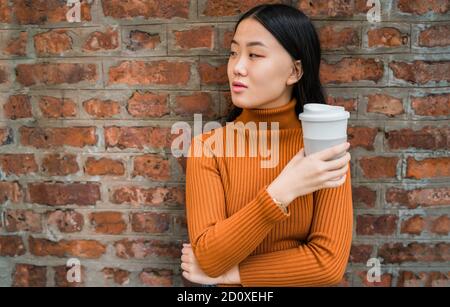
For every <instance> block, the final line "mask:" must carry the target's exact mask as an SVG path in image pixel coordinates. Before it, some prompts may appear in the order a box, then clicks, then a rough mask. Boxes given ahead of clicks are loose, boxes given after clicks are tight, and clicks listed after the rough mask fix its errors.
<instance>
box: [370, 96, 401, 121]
mask: <svg viewBox="0 0 450 307" xmlns="http://www.w3.org/2000/svg"><path fill="white" fill-rule="evenodd" d="M367 99H368V101H367V112H369V113H380V114H384V115H386V116H389V117H395V116H398V115H401V114H404V113H405V110H404V108H403V103H402V99H399V98H396V97H393V96H390V95H386V94H372V95H369V96H367Z"/></svg>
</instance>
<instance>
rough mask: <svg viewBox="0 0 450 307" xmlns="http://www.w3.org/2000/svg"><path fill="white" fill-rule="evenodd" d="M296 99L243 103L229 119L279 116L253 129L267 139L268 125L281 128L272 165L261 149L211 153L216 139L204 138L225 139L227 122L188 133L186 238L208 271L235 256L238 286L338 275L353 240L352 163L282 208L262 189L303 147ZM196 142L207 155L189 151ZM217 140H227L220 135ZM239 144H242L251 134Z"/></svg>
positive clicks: (321, 282) (318, 282)
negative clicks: (327, 184) (273, 104)
mask: <svg viewBox="0 0 450 307" xmlns="http://www.w3.org/2000/svg"><path fill="white" fill-rule="evenodd" d="M295 103H296V100H295V98H293V99H292V100H291V101H290V102H289V103H288V104H285V105H283V106H281V107H277V108H272V109H243V111H242V113H241V114H240V115H239V116H238V117H237V118H236V119H235V120H234V123H237V122H242V123H244V124H246V123H249V122H255V123H256V124H257V125H258V124H259V123H260V122H268V123H271V122H279V129H278V131H275V130H274V129H272V130H270V128H271V126H269V127H268V130H266V131H263V130H259V129H258V131H257V133H258V136H259V135H260V134H261V133H266V134H269V137H268V138H269V139H270V133H276V134H277V135H278V136H279V163H278V165H276V166H275V167H271V168H262V167H261V160H264V159H267V158H266V157H261V155H260V154H259V151H258V155H257V156H256V157H251V156H250V155H249V154H248V152H246V156H245V157H236V156H234V157H229V156H226V155H225V154H222V155H217V154H214V149H217V148H219V147H220V146H221V145H217V144H216V145H215V146H214V148H213V146H212V145H211V146H208V145H207V144H211V143H210V142H209V143H208V141H207V140H208V138H210V137H212V136H213V135H214V134H215V133H217V132H222V134H223V139H224V140H225V139H226V135H227V132H226V129H225V127H222V128H216V129H214V130H213V132H211V133H203V134H200V135H197V136H194V137H193V138H192V139H191V146H190V149H189V154H190V156H189V157H188V158H187V166H186V215H187V224H188V232H189V239H190V243H191V245H192V248H193V251H194V254H195V256H196V258H197V260H198V262H199V264H200V267H201V268H202V270H203V271H204V272H205V273H206V274H207V275H209V276H211V277H217V276H219V275H221V274H223V273H225V272H227V271H228V270H230V269H231V268H232V267H233V266H234V265H236V264H239V272H240V278H241V286H326V285H332V284H336V283H338V282H339V281H340V280H341V279H342V277H343V274H344V272H345V269H346V265H347V261H348V258H349V253H350V247H351V240H352V223H353V208H352V192H351V178H350V167H349V170H348V172H347V178H346V181H345V183H344V184H342V185H341V186H339V187H336V188H327V189H321V190H317V191H315V192H313V193H310V194H307V195H303V196H300V197H297V198H296V199H295V200H294V201H292V202H291V203H290V204H289V206H288V212H287V213H285V212H283V210H282V209H281V208H280V207H279V206H278V205H277V204H276V203H275V202H274V201H273V199H272V198H271V197H270V195H269V194H268V192H267V190H266V189H267V187H268V186H269V184H270V183H271V182H272V181H273V180H274V179H275V178H276V177H277V176H278V175H279V174H280V172H281V171H282V170H283V168H284V167H285V166H286V164H287V163H288V162H289V161H290V160H291V159H292V157H293V156H294V155H295V154H296V153H297V152H298V151H299V150H300V149H301V148H302V147H303V137H302V125H301V122H300V121H299V119H298V118H297V115H296V113H295ZM237 133H238V132H236V130H235V139H236V135H237ZM229 135H230V133H229ZM246 139H247V140H248V138H246ZM194 142H198V144H201V145H204V146H203V147H202V148H206V151H209V155H205V154H203V156H200V157H196V156H194V153H195V152H196V151H197V150H198V147H197V149H195V148H194ZM270 143H271V142H269V144H270ZM221 144H223V146H224V147H226V146H227V143H226V142H225V141H224V142H223V143H221ZM245 145H246V146H247V147H246V148H248V146H249V142H248V141H246V143H245ZM228 146H230V145H228ZM269 149H270V147H269ZM202 150H203V153H204V152H205V149H202ZM197 154H199V152H197ZM292 180H296V178H292ZM219 286H225V285H219ZM238 286H239V285H238Z"/></svg>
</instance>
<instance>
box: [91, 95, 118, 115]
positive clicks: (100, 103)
mask: <svg viewBox="0 0 450 307" xmlns="http://www.w3.org/2000/svg"><path fill="white" fill-rule="evenodd" d="M83 108H84V110H85V111H86V113H88V114H89V115H91V116H92V117H95V118H108V117H113V116H115V115H117V114H119V113H120V104H119V103H118V102H117V101H114V100H110V99H109V100H100V99H97V98H92V99H89V100H86V101H83Z"/></svg>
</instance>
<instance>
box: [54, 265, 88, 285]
mask: <svg viewBox="0 0 450 307" xmlns="http://www.w3.org/2000/svg"><path fill="white" fill-rule="evenodd" d="M53 269H54V270H55V277H54V279H55V286H56V287H81V286H84V281H85V279H86V269H85V267H84V266H82V265H81V266H80V281H79V282H77V281H76V280H74V281H73V282H69V280H68V279H67V273H68V271H69V270H70V269H72V268H71V267H68V266H65V265H61V266H57V267H54V268H53ZM71 273H72V271H71Z"/></svg>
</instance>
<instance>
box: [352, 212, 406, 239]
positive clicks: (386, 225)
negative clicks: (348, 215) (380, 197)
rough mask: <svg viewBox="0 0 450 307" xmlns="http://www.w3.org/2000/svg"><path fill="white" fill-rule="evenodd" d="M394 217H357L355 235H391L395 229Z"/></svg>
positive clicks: (396, 218)
mask: <svg viewBox="0 0 450 307" xmlns="http://www.w3.org/2000/svg"><path fill="white" fill-rule="evenodd" d="M397 220H398V216H396V215H380V216H378V215H371V214H364V215H358V217H357V219H356V233H357V234H358V235H363V236H367V235H376V234H380V235H393V234H394V233H395V231H396V229H397Z"/></svg>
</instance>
